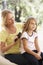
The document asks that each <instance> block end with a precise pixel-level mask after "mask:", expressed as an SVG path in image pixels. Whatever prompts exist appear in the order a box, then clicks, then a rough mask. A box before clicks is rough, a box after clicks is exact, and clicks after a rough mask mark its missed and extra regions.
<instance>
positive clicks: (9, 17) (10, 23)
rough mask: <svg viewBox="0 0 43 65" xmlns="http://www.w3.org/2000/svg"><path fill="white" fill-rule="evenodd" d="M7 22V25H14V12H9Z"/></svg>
mask: <svg viewBox="0 0 43 65" xmlns="http://www.w3.org/2000/svg"><path fill="white" fill-rule="evenodd" d="M6 23H7V25H12V24H14V16H13V14H12V13H8V14H7V16H6Z"/></svg>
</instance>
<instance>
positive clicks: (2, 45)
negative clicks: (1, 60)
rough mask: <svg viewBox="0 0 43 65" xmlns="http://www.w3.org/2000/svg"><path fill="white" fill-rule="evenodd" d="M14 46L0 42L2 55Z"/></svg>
mask: <svg viewBox="0 0 43 65" xmlns="http://www.w3.org/2000/svg"><path fill="white" fill-rule="evenodd" d="M14 45H15V44H14V43H11V44H10V45H7V44H6V43H5V42H1V51H2V52H3V53H4V52H6V51H8V50H9V49H10V48H11V47H13V46H14Z"/></svg>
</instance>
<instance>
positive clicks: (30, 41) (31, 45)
mask: <svg viewBox="0 0 43 65" xmlns="http://www.w3.org/2000/svg"><path fill="white" fill-rule="evenodd" d="M36 37H37V33H35V32H33V34H32V36H30V35H29V34H28V33H27V32H24V33H23V34H22V36H21V39H22V38H26V39H27V40H28V43H27V47H28V48H29V49H30V50H36V48H35V43H34V40H35V38H36ZM20 51H21V53H24V52H26V51H25V50H24V48H23V42H22V40H21V48H20Z"/></svg>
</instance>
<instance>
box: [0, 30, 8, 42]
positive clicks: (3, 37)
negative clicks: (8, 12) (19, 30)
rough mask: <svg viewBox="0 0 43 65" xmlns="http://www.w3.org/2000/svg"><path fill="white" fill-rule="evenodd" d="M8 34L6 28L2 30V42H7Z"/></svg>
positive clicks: (0, 39) (0, 38)
mask: <svg viewBox="0 0 43 65" xmlns="http://www.w3.org/2000/svg"><path fill="white" fill-rule="evenodd" d="M7 36H8V33H7V32H6V31H5V30H2V31H1V32H0V42H1V41H2V42H5V41H6V38H7Z"/></svg>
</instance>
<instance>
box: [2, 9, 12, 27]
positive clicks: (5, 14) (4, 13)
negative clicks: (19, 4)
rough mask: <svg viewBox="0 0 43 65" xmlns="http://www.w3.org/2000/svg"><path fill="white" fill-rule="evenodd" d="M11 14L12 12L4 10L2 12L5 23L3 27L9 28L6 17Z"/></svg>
mask: <svg viewBox="0 0 43 65" xmlns="http://www.w3.org/2000/svg"><path fill="white" fill-rule="evenodd" d="M9 13H12V12H11V11H9V10H4V11H2V13H1V15H2V21H3V26H7V23H6V17H7V15H8V14H9Z"/></svg>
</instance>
